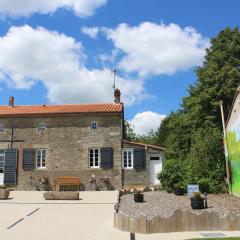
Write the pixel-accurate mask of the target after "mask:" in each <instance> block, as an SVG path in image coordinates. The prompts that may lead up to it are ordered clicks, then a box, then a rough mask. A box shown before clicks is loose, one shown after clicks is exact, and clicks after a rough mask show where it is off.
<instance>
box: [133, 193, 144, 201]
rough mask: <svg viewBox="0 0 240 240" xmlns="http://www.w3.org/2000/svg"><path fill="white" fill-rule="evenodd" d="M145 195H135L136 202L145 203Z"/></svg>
mask: <svg viewBox="0 0 240 240" xmlns="http://www.w3.org/2000/svg"><path fill="white" fill-rule="evenodd" d="M143 199H144V198H143V194H142V193H135V194H134V202H143Z"/></svg>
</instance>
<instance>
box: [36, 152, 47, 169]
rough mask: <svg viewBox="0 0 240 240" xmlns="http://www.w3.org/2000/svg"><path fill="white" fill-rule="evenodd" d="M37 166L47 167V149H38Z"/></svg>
mask: <svg viewBox="0 0 240 240" xmlns="http://www.w3.org/2000/svg"><path fill="white" fill-rule="evenodd" d="M36 166H37V168H45V167H46V149H37V164H36Z"/></svg>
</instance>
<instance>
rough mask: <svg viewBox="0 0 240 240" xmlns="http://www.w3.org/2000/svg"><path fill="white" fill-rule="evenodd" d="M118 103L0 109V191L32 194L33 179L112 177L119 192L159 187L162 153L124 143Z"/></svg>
mask: <svg viewBox="0 0 240 240" xmlns="http://www.w3.org/2000/svg"><path fill="white" fill-rule="evenodd" d="M114 95H115V103H106V104H102V103H99V104H78V105H41V106H16V105H15V104H14V98H13V97H10V99H9V105H7V106H0V185H1V184H4V185H9V186H12V187H15V188H16V189H18V190H30V187H31V186H30V178H33V179H41V178H42V177H45V178H48V179H49V183H50V188H52V183H53V181H54V179H55V178H56V177H57V176H77V177H80V181H81V184H82V186H81V188H82V190H84V189H86V190H91V189H92V184H91V177H92V176H93V175H94V176H95V178H96V179H97V180H98V179H100V178H103V177H108V179H109V181H110V183H111V185H112V186H113V187H114V188H115V189H119V188H122V187H123V186H126V185H149V184H158V180H157V179H156V173H157V172H160V171H161V166H162V160H163V158H164V155H163V150H164V149H163V148H161V147H158V146H151V145H145V144H141V143H134V142H128V141H126V140H123V128H124V106H123V104H122V103H121V102H120V91H119V90H117V89H116V90H115V94H114Z"/></svg>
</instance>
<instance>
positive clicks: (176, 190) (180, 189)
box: [174, 188, 185, 196]
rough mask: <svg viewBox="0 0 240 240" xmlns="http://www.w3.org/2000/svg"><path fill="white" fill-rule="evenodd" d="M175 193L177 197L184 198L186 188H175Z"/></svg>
mask: <svg viewBox="0 0 240 240" xmlns="http://www.w3.org/2000/svg"><path fill="white" fill-rule="evenodd" d="M174 193H175V195H178V196H183V195H184V193H185V189H184V188H175V189H174Z"/></svg>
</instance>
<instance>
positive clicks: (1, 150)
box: [0, 149, 5, 170]
mask: <svg viewBox="0 0 240 240" xmlns="http://www.w3.org/2000/svg"><path fill="white" fill-rule="evenodd" d="M0 152H3V153H0V155H2V156H3V163H4V164H3V167H2V170H4V167H5V150H3V149H0ZM0 169H1V167H0Z"/></svg>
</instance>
